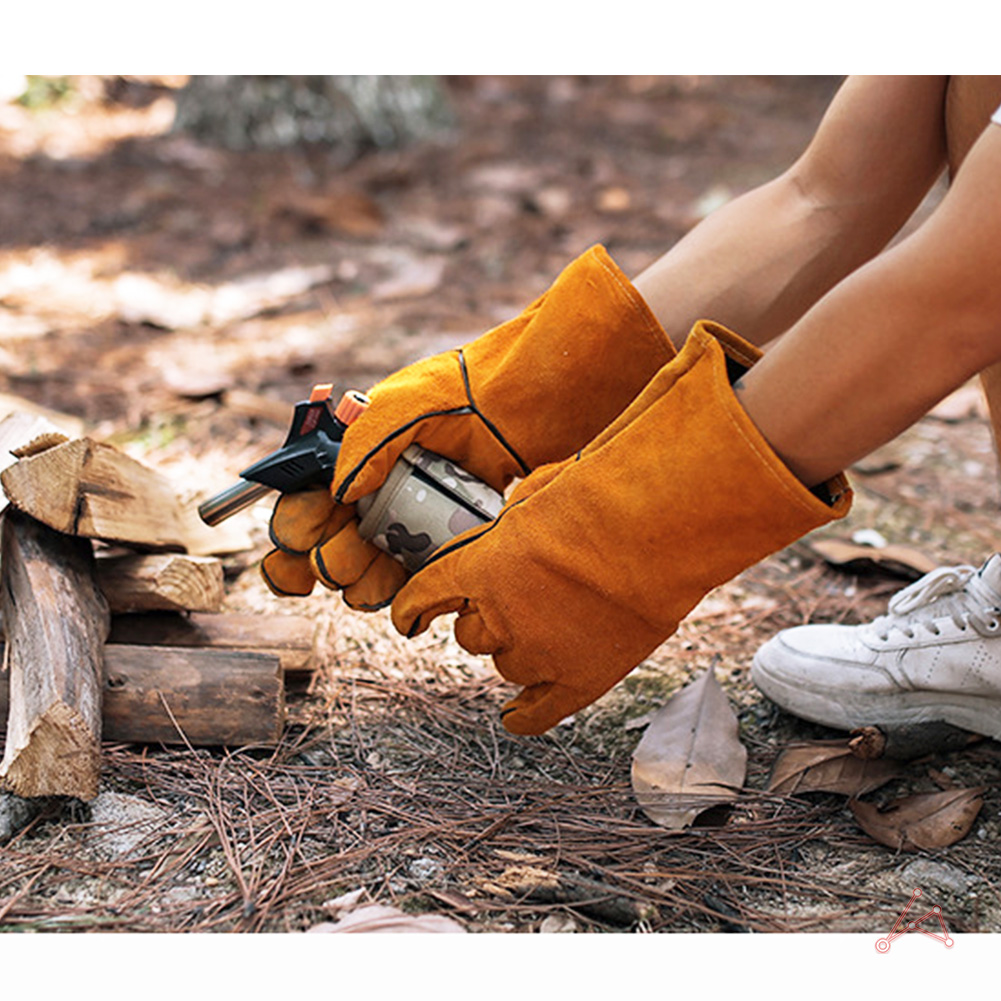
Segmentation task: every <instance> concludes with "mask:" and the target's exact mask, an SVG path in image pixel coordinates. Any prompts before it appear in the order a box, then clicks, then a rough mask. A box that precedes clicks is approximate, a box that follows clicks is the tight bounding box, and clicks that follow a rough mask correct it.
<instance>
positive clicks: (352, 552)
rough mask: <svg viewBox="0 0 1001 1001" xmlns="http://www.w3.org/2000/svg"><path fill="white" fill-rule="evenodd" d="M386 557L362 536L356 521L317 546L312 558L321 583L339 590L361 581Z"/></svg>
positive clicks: (344, 526) (341, 528) (310, 555)
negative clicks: (379, 559) (377, 561)
mask: <svg viewBox="0 0 1001 1001" xmlns="http://www.w3.org/2000/svg"><path fill="white" fill-rule="evenodd" d="M384 555H385V554H384V553H382V552H381V550H379V549H378V548H377V547H376V546H374V545H373V544H372V543H371V542H368V541H366V540H365V539H363V538H362V537H361V536H360V535H359V534H358V522H357V521H355V520H353V519H352V520H351V521H348V522H347V523H346V524H345V525H343V526H341V527H340V529H339V530H338V531H337V532H336V533H335V534H334V535H332V536H330V537H328V538H325V539H324V541H323V542H321V543H320V545H318V546H316V548H314V549H313V550H312V551H311V552H310V554H309V559H310V562H311V563H312V565H313V569H314V570H315V571H316V576H317V577H318V578H319V580H320V581H321V583H323V584H326V586H327V587H331V588H335V589H336V588H342V587H348V586H349V585H351V584H354V583H356V582H357V581H359V580H360V579H361V578H362V576H363V575H364V574H365V572H366V571H367V570H368V568H369V567H370V566H371V565H372V563H373V562H374V561H375V560H376V559H377V557H379V556H384ZM393 562H394V563H395V562H396V561H395V560H394V561H393Z"/></svg>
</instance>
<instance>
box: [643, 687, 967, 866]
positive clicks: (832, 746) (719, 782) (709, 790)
mask: <svg viewBox="0 0 1001 1001" xmlns="http://www.w3.org/2000/svg"><path fill="white" fill-rule="evenodd" d="M870 731H871V732H870ZM877 738H878V739H877ZM885 746H886V740H885V739H883V738H882V735H881V734H880V732H879V731H875V730H874V728H871V727H870V728H867V730H866V731H865V732H861V731H860V732H859V734H857V735H853V736H849V737H845V738H844V739H841V740H818V741H803V742H800V743H796V744H791V745H789V746H787V747H786V748H784V749H783V750H782V752H781V753H780V754H779V756H778V758H777V759H776V762H775V765H774V768H773V770H772V774H771V777H770V779H769V783H768V787H767V791H768V792H769V793H772V794H774V795H778V796H799V795H803V794H805V793H815V792H827V793H838V794H840V795H844V796H847V797H848V805H849V808H850V809H851V811H852V813H853V815H854V816H855V819H856V821H857V823H858V825H859V827H861V828H862V830H863V831H865V832H866V833H867V834H868V835H869V836H870V837H872V838H873V839H874V840H875V841H878V842H879V843H880V844H882V845H886V846H887V847H889V848H892V849H894V850H895V851H910V852H915V851H931V850H935V849H940V848H946V847H948V846H949V845H952V844H955V843H956V842H957V841H960V840H961V839H962V838H964V837H966V835H967V834H968V833H969V832H970V829H971V827H972V826H973V822H974V821H975V820H976V818H977V814H978V813H979V812H980V808H981V807H982V806H983V793H984V791H985V789H986V787H984V786H978V787H976V788H967V789H961V788H946V789H944V790H943V791H942V792H935V793H918V794H915V795H911V796H904V797H901V798H898V799H895V800H893V801H892V802H890V803H887V804H885V805H883V806H880V805H878V804H874V803H864V802H862V801H861V800H860V799H859V798H858V797H860V796H864V795H866V794H867V793H870V792H873V791H874V790H876V789H878V788H880V787H881V786H883V785H885V784H886V783H887V782H889V781H891V780H892V779H895V778H898V777H899V776H900V775H901V774H903V763H902V762H901V761H898V760H895V759H893V758H890V757H886V756H880V755H881V754H882V750H883V748H884V747H885ZM746 769H747V751H746V749H745V748H744V746H743V745H742V744H741V742H740V740H739V738H738V735H737V718H736V716H735V715H734V713H733V711H732V710H731V708H730V705H729V703H728V701H727V698H726V695H725V694H724V693H723V691H722V689H721V688H720V687H719V684H718V683H717V681H716V677H715V673H714V670H713V668H712V667H710V668H709V669H708V670H707V671H706V672H705V673H704V674H703V675H702V676H701V677H700V678H698V679H697V680H695V681H693V682H692V683H691V684H689V685H687V686H686V687H685V688H683V689H682V690H681V691H680V692H679V693H678V694H677V695H675V696H674V697H673V698H672V699H671V701H670V702H669V703H668V704H667V705H666V706H664V708H663V709H661V710H659V711H658V712H657V713H655V714H654V716H653V717H652V718H651V721H650V724H649V726H648V727H647V730H646V732H645V733H644V734H643V737H642V739H641V740H640V743H639V745H638V746H637V748H636V750H635V751H634V752H633V765H632V784H633V792H634V793H635V795H636V801H637V803H638V804H639V806H640V808H641V809H642V810H643V812H644V813H646V815H647V816H648V817H649V818H650V819H651V820H652V821H653V822H654V823H655V824H658V825H659V826H661V827H665V828H667V829H669V830H682V829H684V828H686V827H688V826H690V825H691V824H692V823H693V822H694V820H695V819H696V817H698V816H699V814H701V813H703V812H704V811H705V810H708V809H709V808H710V807H713V806H718V805H719V804H722V803H729V802H732V801H733V800H735V799H736V798H737V796H738V795H739V794H740V791H741V790H742V788H743V785H744V779H745V776H746ZM930 774H931V775H932V777H933V778H935V777H936V773H934V771H932V772H930Z"/></svg>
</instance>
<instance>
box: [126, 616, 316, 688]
mask: <svg viewBox="0 0 1001 1001" xmlns="http://www.w3.org/2000/svg"><path fill="white" fill-rule="evenodd" d="M315 631H316V624H315V623H314V622H313V620H312V619H307V618H306V617H305V616H301V615H243V614H239V613H228V612H224V613H220V614H217V615H212V614H200V613H195V614H192V615H176V614H169V613H150V614H148V615H116V616H115V618H114V619H113V620H112V622H111V635H110V637H109V642H110V643H131V644H138V645H142V646H177V647H201V648H214V649H221V650H253V651H256V652H258V653H267V654H271V655H274V656H276V657H278V658H279V660H280V662H281V666H282V670H284V671H285V673H286V674H288V673H290V672H293V673H302V672H307V671H310V670H311V669H312V668H313V666H314V656H313V637H314V633H315Z"/></svg>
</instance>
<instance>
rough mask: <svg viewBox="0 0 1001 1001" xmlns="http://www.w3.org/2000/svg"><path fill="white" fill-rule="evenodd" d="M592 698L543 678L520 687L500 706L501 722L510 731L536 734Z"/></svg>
mask: <svg viewBox="0 0 1001 1001" xmlns="http://www.w3.org/2000/svg"><path fill="white" fill-rule="evenodd" d="M596 697H597V696H589V695H586V694H583V693H582V692H580V691H579V690H577V689H575V688H569V687H568V686H567V685H561V684H559V683H558V682H553V681H545V682H543V683H541V684H538V685H532V686H531V687H529V688H524V689H522V691H521V692H519V693H518V694H517V695H516V696H515V697H514V698H513V699H512V700H511V701H510V702H508V703H507V704H506V705H505V706H504V707H503V708H502V709H501V722H502V723H503V724H504V729H505V730H507V731H509V732H510V733H518V734H523V735H525V736H537V735H538V734H540V733H545V732H546V730H548V729H549V728H550V727H553V726H555V725H556V724H557V723H559V721H560V720H561V719H565V718H566V717H567V716H569V715H571V714H572V713H575V712H576V711H577V710H578V709H580V708H582V707H583V706H586V705H587V704H588V703H589V702H591V701H593V699H594V698H596Z"/></svg>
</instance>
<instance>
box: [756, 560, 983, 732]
mask: <svg viewBox="0 0 1001 1001" xmlns="http://www.w3.org/2000/svg"><path fill="white" fill-rule="evenodd" d="M751 680H752V681H753V682H754V683H755V684H756V685H757V686H758V688H759V689H761V691H762V692H763V693H764V694H765V695H767V696H768V698H770V699H771V700H772V701H773V702H775V703H777V704H778V705H779V706H781V707H782V708H783V709H785V710H787V711H788V712H791V713H793V714H795V715H796V716H801V717H803V718H804V719H808V720H813V721H814V722H815V723H822V724H824V725H825V726H830V727H835V728H837V729H843V730H854V729H855V728H856V727H860V726H883V727H888V728H893V727H898V726H907V725H910V724H914V723H925V722H930V721H944V722H946V723H951V724H952V725H953V726H957V727H960V728H961V729H963V730H969V731H972V732H973V733H979V734H983V735H984V736H987V737H991V738H994V739H1001V555H999V554H997V553H995V554H994V555H993V556H991V557H990V559H988V560H987V562H986V563H985V564H984V565H983V566H982V567H981V568H980V570H979V571H976V570H974V568H973V567H967V566H958V567H940V568H939V569H938V570H933V571H932V572H931V573H929V574H926V575H925V576H924V577H922V578H921V580H919V581H916V582H915V583H914V584H911V585H910V586H909V587H906V588H904V589H903V590H902V591H900V592H898V593H897V594H896V595H894V596H893V598H891V599H890V605H889V609H888V611H887V614H886V615H881V616H879V618H877V619H874V620H873V621H872V622H869V623H866V624H864V625H861V626H840V625H815V626H796V627H795V628H793V629H785V630H783V631H782V632H780V633H779V634H778V635H776V636H773V637H772V638H771V639H770V640H769V641H768V642H767V643H765V644H764V646H762V647H761V649H760V650H758V652H757V653H756V654H755V656H754V663H753V666H752V667H751Z"/></svg>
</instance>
